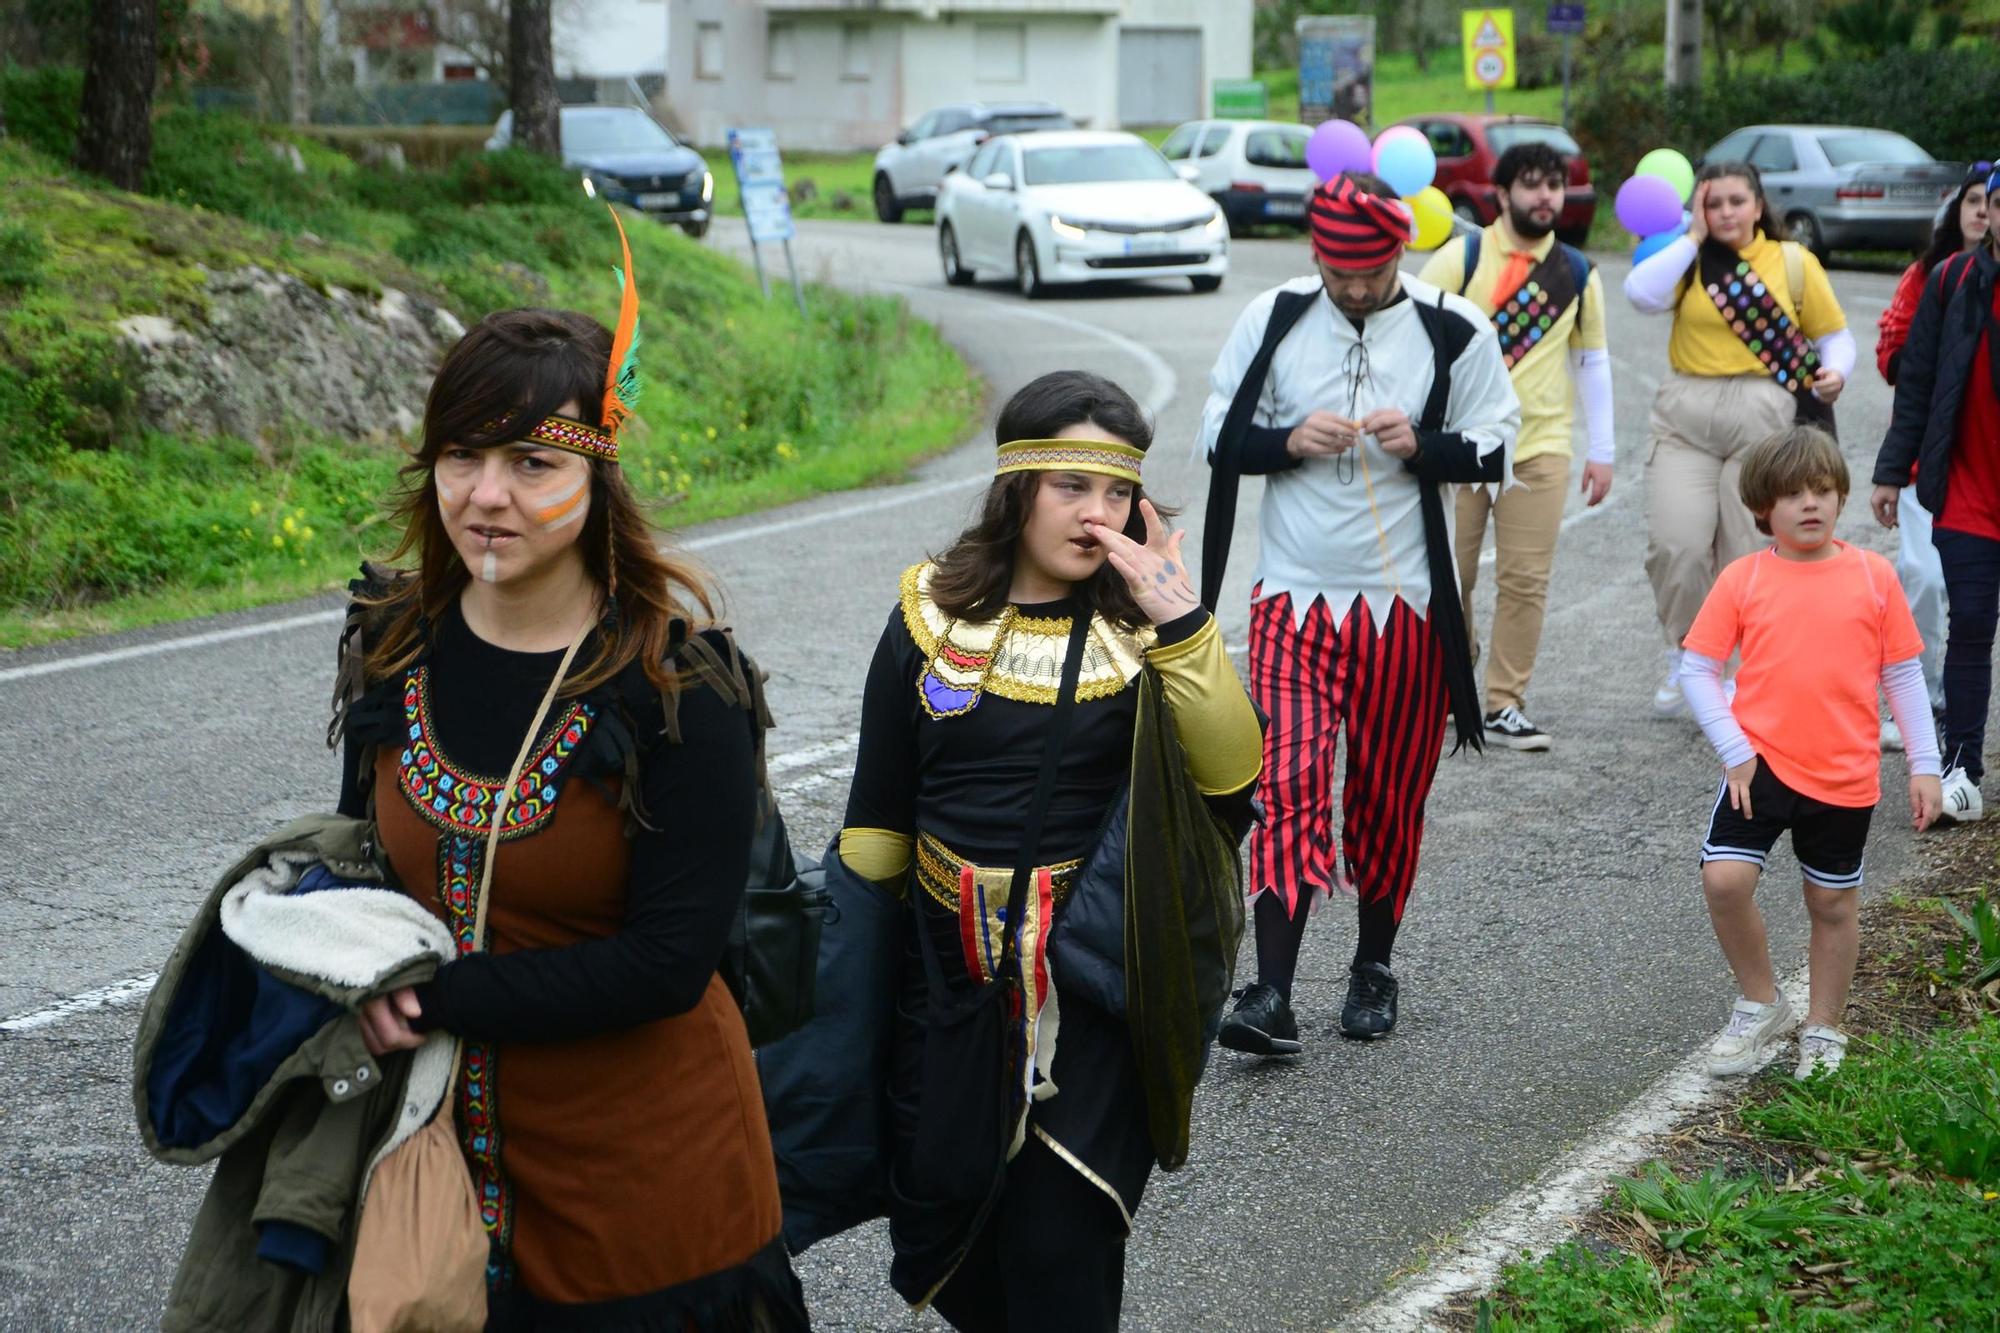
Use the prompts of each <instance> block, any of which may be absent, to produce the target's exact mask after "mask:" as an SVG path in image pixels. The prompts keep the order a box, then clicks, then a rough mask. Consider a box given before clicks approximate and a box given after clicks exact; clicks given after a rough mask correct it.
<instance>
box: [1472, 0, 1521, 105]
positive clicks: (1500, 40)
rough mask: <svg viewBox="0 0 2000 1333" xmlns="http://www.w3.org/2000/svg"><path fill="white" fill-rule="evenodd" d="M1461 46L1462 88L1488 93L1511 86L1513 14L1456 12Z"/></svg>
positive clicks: (1478, 11) (1490, 11) (1488, 11)
mask: <svg viewBox="0 0 2000 1333" xmlns="http://www.w3.org/2000/svg"><path fill="white" fill-rule="evenodd" d="M1459 22H1460V29H1459V31H1460V33H1461V34H1462V36H1463V38H1464V46H1465V86H1466V87H1468V88H1471V89H1473V90H1475V91H1478V90H1482V89H1483V90H1485V91H1487V92H1491V91H1492V90H1494V89H1496V88H1512V87H1513V86H1514V11H1513V10H1511V9H1467V10H1463V11H1461V12H1460V16H1459Z"/></svg>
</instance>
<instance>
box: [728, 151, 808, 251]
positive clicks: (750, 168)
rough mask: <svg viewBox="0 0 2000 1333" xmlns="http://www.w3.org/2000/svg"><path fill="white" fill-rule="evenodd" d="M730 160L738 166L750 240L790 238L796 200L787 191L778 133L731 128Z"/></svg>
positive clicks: (758, 241) (783, 239)
mask: <svg viewBox="0 0 2000 1333" xmlns="http://www.w3.org/2000/svg"><path fill="white" fill-rule="evenodd" d="M729 162H730V165H731V166H733V167H735V168H736V188H737V192H738V193H739V194H740V195H741V196H742V198H743V216H744V218H745V219H746V220H747V221H748V222H749V224H750V239H751V240H752V241H753V242H755V243H757V244H759V245H762V244H763V243H764V242H766V241H789V240H791V239H792V237H793V236H794V235H796V234H797V230H796V228H794V227H793V226H792V201H791V198H790V196H788V195H787V194H786V193H785V164H784V162H783V160H782V159H781V158H780V157H779V155H778V136H777V135H776V134H775V133H774V132H773V131H771V130H731V131H729Z"/></svg>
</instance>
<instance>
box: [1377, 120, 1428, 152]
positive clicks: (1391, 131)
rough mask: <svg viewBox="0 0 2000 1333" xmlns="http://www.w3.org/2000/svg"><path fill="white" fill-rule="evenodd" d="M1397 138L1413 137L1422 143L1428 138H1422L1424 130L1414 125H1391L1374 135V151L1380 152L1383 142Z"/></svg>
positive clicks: (1392, 141) (1390, 141) (1426, 141)
mask: <svg viewBox="0 0 2000 1333" xmlns="http://www.w3.org/2000/svg"><path fill="white" fill-rule="evenodd" d="M1398 139H1415V140H1418V141H1419V142H1422V143H1428V142H1429V140H1427V139H1425V138H1424V132H1423V131H1422V130H1420V129H1418V128H1417V127H1416V126H1414V125H1391V126H1390V127H1389V128H1388V129H1386V130H1383V131H1382V132H1381V133H1380V134H1378V135H1376V136H1375V151H1376V152H1378V153H1379V152H1381V151H1382V145H1383V144H1385V143H1394V142H1396V140H1398Z"/></svg>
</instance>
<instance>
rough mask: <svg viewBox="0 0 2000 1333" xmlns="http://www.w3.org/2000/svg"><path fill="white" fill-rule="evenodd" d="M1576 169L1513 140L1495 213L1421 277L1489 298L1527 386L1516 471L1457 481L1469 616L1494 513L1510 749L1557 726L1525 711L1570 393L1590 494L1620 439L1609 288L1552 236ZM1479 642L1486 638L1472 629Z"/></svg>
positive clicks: (1502, 692)
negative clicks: (1614, 409)
mask: <svg viewBox="0 0 2000 1333" xmlns="http://www.w3.org/2000/svg"><path fill="white" fill-rule="evenodd" d="M1568 181H1569V159H1568V158H1566V157H1564V156H1563V155H1562V154H1561V153H1560V152H1558V151H1556V149H1555V148H1554V147H1553V146H1551V145H1549V144H1545V143H1519V144H1515V145H1514V146H1513V147H1512V148H1509V149H1508V150H1507V151H1506V152H1504V153H1502V154H1501V155H1500V161H1499V162H1498V163H1497V164H1495V166H1494V168H1493V183H1494V184H1495V185H1497V186H1498V187H1499V188H1500V202H1501V209H1500V216H1499V217H1498V218H1496V219H1495V220H1494V222H1493V225H1492V226H1490V227H1488V228H1486V230H1484V231H1481V232H1473V233H1471V234H1470V235H1468V236H1466V237H1465V238H1463V239H1462V240H1454V241H1452V242H1450V243H1448V244H1446V245H1445V246H1443V247H1442V248H1440V249H1439V250H1438V252H1437V253H1436V254H1434V255H1432V256H1431V259H1430V262H1429V263H1427V264H1425V265H1424V267H1423V272H1422V274H1421V276H1422V278H1423V280H1424V281H1425V282H1428V283H1430V284H1432V285H1433V286H1437V287H1442V288H1443V289H1444V290H1445V291H1448V292H1457V293H1459V294H1460V295H1461V296H1464V297H1465V298H1466V299H1467V300H1469V301H1471V302H1472V303H1473V304H1474V305H1476V306H1478V307H1479V308H1480V309H1481V310H1484V311H1485V312H1486V313H1487V314H1488V315H1489V316H1490V317H1491V318H1492V320H1493V328H1494V331H1495V332H1496V333H1498V334H1499V336H1500V355H1501V357H1502V358H1503V359H1504V360H1505V361H1506V362H1507V371H1508V374H1509V375H1511V376H1512V377H1513V380H1514V392H1515V393H1516V394H1517V395H1519V397H1520V399H1521V434H1520V438H1518V439H1517V440H1515V441H1514V453H1513V463H1514V483H1513V485H1511V486H1508V487H1507V488H1506V489H1505V490H1502V489H1501V488H1500V487H1499V486H1497V485H1494V484H1491V483H1487V484H1481V485H1469V486H1460V487H1458V488H1457V489H1458V497H1457V498H1458V506H1457V507H1458V514H1457V519H1458V533H1457V537H1458V581H1459V586H1460V588H1461V590H1462V592H1463V596H1464V604H1465V623H1466V626H1467V627H1468V629H1470V628H1471V627H1472V626H1473V625H1474V623H1475V622H1474V620H1473V615H1472V590H1473V586H1474V584H1476V583H1477V582H1478V579H1479V548H1480V546H1481V545H1482V543H1483V542H1484V540H1485V537H1486V523H1487V519H1488V517H1489V516H1490V517H1491V519H1492V521H1493V552H1494V567H1493V592H1494V597H1493V647H1492V651H1491V653H1490V654H1489V655H1488V656H1487V658H1486V699H1485V705H1486V739H1487V741H1488V742H1490V743H1491V744H1494V745H1502V746H1505V747H1507V748H1508V749H1510V750H1546V749H1548V748H1549V735H1548V733H1547V732H1546V731H1544V730H1542V728H1540V727H1538V726H1536V725H1535V724H1534V723H1533V722H1531V721H1529V720H1528V716H1527V714H1526V712H1525V711H1524V709H1525V707H1526V702H1527V691H1528V678H1529V676H1530V675H1531V674H1532V673H1533V672H1534V669H1535V653H1536V651H1537V649H1539V647H1540V646H1541V639H1542V617H1543V615H1544V613H1545V612H1546V610H1547V608H1548V598H1549V570H1550V569H1551V567H1552V566H1553V565H1554V564H1555V556H1556V537H1557V535H1558V534H1559V533H1560V532H1561V531H1562V516H1563V500H1564V499H1565V498H1566V497H1567V495H1568V494H1569V463H1570V424H1571V411H1570V406H1571V403H1572V402H1574V401H1575V400H1576V399H1578V398H1580V399H1582V401H1583V416H1584V423H1585V425H1586V427H1587V429H1588V431H1589V436H1590V454H1589V457H1588V460H1587V461H1586V462H1585V463H1584V465H1583V482H1582V491H1583V494H1584V497H1585V503H1586V504H1589V505H1597V504H1602V503H1603V501H1604V498H1605V497H1606V496H1607V495H1609V494H1610V493H1611V464H1612V458H1613V456H1614V454H1615V452H1616V450H1615V445H1614V442H1613V439H1612V434H1611V420H1612V417H1611V354H1610V353H1609V352H1608V351H1606V350H1605V346H1604V289H1603V284H1602V283H1600V282H1599V281H1598V276H1597V269H1596V268H1595V266H1593V265H1592V264H1591V262H1590V261H1589V260H1588V259H1586V258H1584V256H1583V252H1582V251H1580V250H1577V249H1575V248H1574V247H1572V246H1568V245H1565V244H1563V243H1562V242H1560V241H1558V240H1557V239H1556V237H1555V224H1556V215H1557V214H1558V213H1560V212H1561V211H1562V205H1563V192H1564V190H1565V188H1566V187H1567V184H1568ZM1472 642H1473V655H1474V657H1475V658H1476V657H1477V656H1478V649H1479V639H1478V635H1477V634H1476V633H1475V634H1473V636H1472Z"/></svg>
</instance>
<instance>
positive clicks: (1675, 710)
mask: <svg viewBox="0 0 2000 1333" xmlns="http://www.w3.org/2000/svg"><path fill="white" fill-rule="evenodd" d="M1686 711H1687V696H1686V695H1684V694H1682V693H1681V650H1680V649H1678V648H1669V649H1667V678H1666V679H1665V680H1663V681H1661V682H1660V688H1659V689H1657V690H1654V691H1653V716H1654V717H1679V716H1680V715H1681V714H1682V713H1685V712H1686Z"/></svg>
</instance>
